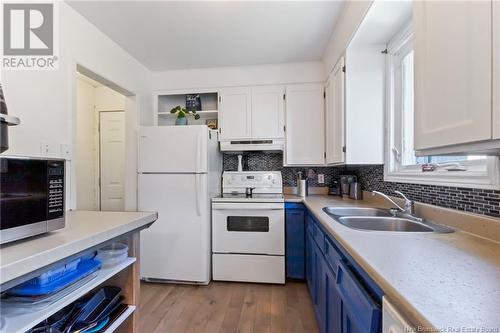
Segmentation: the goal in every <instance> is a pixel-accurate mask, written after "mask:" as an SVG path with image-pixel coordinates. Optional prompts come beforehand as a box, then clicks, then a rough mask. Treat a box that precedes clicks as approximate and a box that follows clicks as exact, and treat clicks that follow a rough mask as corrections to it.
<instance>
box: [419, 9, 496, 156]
mask: <svg viewBox="0 0 500 333" xmlns="http://www.w3.org/2000/svg"><path fill="white" fill-rule="evenodd" d="M491 6H492V3H491V2H490V1H451V2H450V1H415V2H414V16H413V21H414V47H415V149H416V150H425V149H432V148H442V147H446V146H450V145H457V144H464V143H474V142H478V141H483V140H491V139H492V107H491V105H492V87H491V82H492V15H491V14H492V13H491ZM496 6H497V5H496ZM495 25H498V23H496V24H495ZM496 30H497V31H498V28H496ZM496 39H498V37H497V38H496ZM496 63H498V60H497V61H496ZM497 90H498V89H497ZM497 93H498V92H497ZM496 112H497V113H498V111H496Z"/></svg>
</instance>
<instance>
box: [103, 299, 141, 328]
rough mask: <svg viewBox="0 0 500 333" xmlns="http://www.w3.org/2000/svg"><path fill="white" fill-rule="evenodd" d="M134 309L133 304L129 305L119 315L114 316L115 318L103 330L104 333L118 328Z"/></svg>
mask: <svg viewBox="0 0 500 333" xmlns="http://www.w3.org/2000/svg"><path fill="white" fill-rule="evenodd" d="M135 309H136V307H135V306H133V305H129V306H128V308H127V310H125V311H124V312H123V313H122V315H121V316H120V317H118V318H116V320H115V321H114V322H113V323H112V324H111V325H110V326H109V327H108V328H107V329H106V330H105V331H104V333H112V332H114V331H116V329H117V328H119V327H120V325H121V324H123V322H124V321H125V320H127V319H128V317H130V316H131V315H132V313H134V311H135Z"/></svg>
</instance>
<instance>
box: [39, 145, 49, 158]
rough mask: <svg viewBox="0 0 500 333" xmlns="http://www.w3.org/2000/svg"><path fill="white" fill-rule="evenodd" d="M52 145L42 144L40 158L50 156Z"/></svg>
mask: <svg viewBox="0 0 500 333" xmlns="http://www.w3.org/2000/svg"><path fill="white" fill-rule="evenodd" d="M49 152H50V145H49V144H48V143H40V156H49Z"/></svg>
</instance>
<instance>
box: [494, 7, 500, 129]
mask: <svg viewBox="0 0 500 333" xmlns="http://www.w3.org/2000/svg"><path fill="white" fill-rule="evenodd" d="M493 138H494V139H500V2H499V1H493Z"/></svg>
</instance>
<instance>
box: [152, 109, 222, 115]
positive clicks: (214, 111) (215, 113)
mask: <svg viewBox="0 0 500 333" xmlns="http://www.w3.org/2000/svg"><path fill="white" fill-rule="evenodd" d="M196 113H197V114H199V115H200V116H201V117H208V116H215V117H217V114H218V113H219V111H218V110H201V111H196ZM158 116H160V117H177V115H176V114H174V113H170V112H158Z"/></svg>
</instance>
